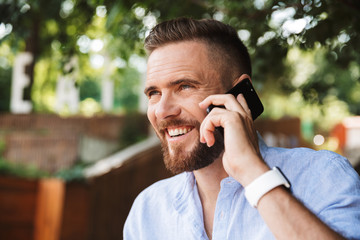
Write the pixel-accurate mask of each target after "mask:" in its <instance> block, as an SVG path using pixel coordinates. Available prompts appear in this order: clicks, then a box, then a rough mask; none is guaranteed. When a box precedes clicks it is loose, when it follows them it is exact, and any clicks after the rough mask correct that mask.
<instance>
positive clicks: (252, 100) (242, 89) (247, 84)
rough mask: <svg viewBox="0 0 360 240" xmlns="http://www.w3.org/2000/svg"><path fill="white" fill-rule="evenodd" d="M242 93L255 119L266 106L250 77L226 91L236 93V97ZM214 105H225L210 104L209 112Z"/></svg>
mask: <svg viewBox="0 0 360 240" xmlns="http://www.w3.org/2000/svg"><path fill="white" fill-rule="evenodd" d="M240 93H242V94H243V95H244V98H245V100H246V103H247V105H248V106H249V109H250V110H251V116H252V119H253V120H255V119H256V118H257V117H258V116H259V115H260V114H261V113H262V112H263V111H264V106H263V104H262V103H261V101H260V98H259V96H258V95H257V93H256V91H255V89H254V87H253V86H252V84H251V81H250V79H248V78H246V79H244V80H242V81H241V82H239V83H238V84H236V85H235V86H234V87H233V88H231V89H230V90H229V91H228V92H226V94H232V95H234V96H235V98H236V97H237V96H238V95H239V94H240ZM214 107H221V108H224V106H215V105H210V106H209V107H208V109H207V112H208V113H209V112H210V111H211V110H212V109H213V108H214Z"/></svg>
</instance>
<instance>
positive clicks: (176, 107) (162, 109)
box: [155, 94, 181, 119]
mask: <svg viewBox="0 0 360 240" xmlns="http://www.w3.org/2000/svg"><path fill="white" fill-rule="evenodd" d="M180 112H181V108H180V104H179V102H178V101H177V100H176V99H175V98H174V97H173V96H172V95H171V94H163V95H162V96H161V99H160V101H159V102H158V104H157V106H156V109H155V116H156V118H158V119H166V118H171V117H175V116H177V115H179V114H180Z"/></svg>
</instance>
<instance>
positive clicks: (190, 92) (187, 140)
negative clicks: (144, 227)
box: [145, 41, 224, 174]
mask: <svg viewBox="0 0 360 240" xmlns="http://www.w3.org/2000/svg"><path fill="white" fill-rule="evenodd" d="M215 69H216V68H215V67H214V64H212V63H210V62H209V58H208V53H207V48H206V46H205V45H204V44H203V43H199V42H193V41H187V42H180V43H174V44H168V45H165V46H163V47H160V48H158V49H156V50H154V51H153V52H152V53H151V55H150V57H149V59H148V68H147V77H146V86H145V94H146V95H147V96H148V98H149V103H148V111H147V115H148V118H149V120H150V122H151V124H152V126H153V128H154V129H155V132H156V134H157V135H158V136H159V138H160V141H161V143H162V146H163V152H164V161H165V165H166V167H167V168H168V169H169V170H170V171H172V172H173V173H175V174H176V173H180V172H183V171H193V170H197V169H199V168H202V167H205V166H207V165H209V164H211V163H212V162H213V161H214V160H215V159H216V158H218V157H219V155H220V154H221V153H222V152H223V149H224V147H223V139H222V136H221V135H220V134H219V133H218V132H217V131H216V134H215V137H216V144H215V146H213V147H211V148H208V147H207V146H206V145H205V144H202V143H200V141H199V139H200V134H199V128H200V124H201V122H202V121H203V119H204V118H205V116H206V111H205V110H203V109H201V108H200V107H199V103H200V102H201V101H202V100H203V99H205V98H206V97H207V96H209V95H211V94H215V93H221V92H224V89H223V87H222V84H221V82H220V75H219V73H218V72H217V71H216V70H215Z"/></svg>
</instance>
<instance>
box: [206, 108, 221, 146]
mask: <svg viewBox="0 0 360 240" xmlns="http://www.w3.org/2000/svg"><path fill="white" fill-rule="evenodd" d="M225 111H226V110H224V109H220V108H216V109H214V110H213V111H211V113H210V114H209V115H208V116H207V117H206V118H205V119H204V120H203V122H202V123H201V125H200V142H202V143H206V144H207V146H209V147H211V146H212V145H214V143H215V136H214V131H215V129H216V127H220V126H221V118H222V116H223V115H224V112H225Z"/></svg>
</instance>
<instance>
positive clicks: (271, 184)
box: [245, 167, 290, 208]
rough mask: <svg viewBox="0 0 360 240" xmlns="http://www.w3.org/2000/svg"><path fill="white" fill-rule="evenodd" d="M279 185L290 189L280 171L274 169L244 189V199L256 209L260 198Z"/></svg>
mask: <svg viewBox="0 0 360 240" xmlns="http://www.w3.org/2000/svg"><path fill="white" fill-rule="evenodd" d="M280 185H284V186H285V187H287V188H290V183H289V182H288V181H287V180H286V178H285V177H284V176H283V175H282V173H281V172H280V170H279V169H278V168H277V167H274V168H273V169H272V170H270V171H268V172H266V173H264V174H263V175H261V176H260V177H258V178H256V179H255V180H254V181H253V182H252V183H250V184H249V185H248V186H246V187H245V197H246V199H247V200H248V202H249V203H250V205H251V206H252V207H255V208H256V207H257V205H258V202H259V200H260V198H262V196H264V195H265V194H266V193H267V192H269V191H270V190H272V189H274V188H276V187H277V186H280Z"/></svg>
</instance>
